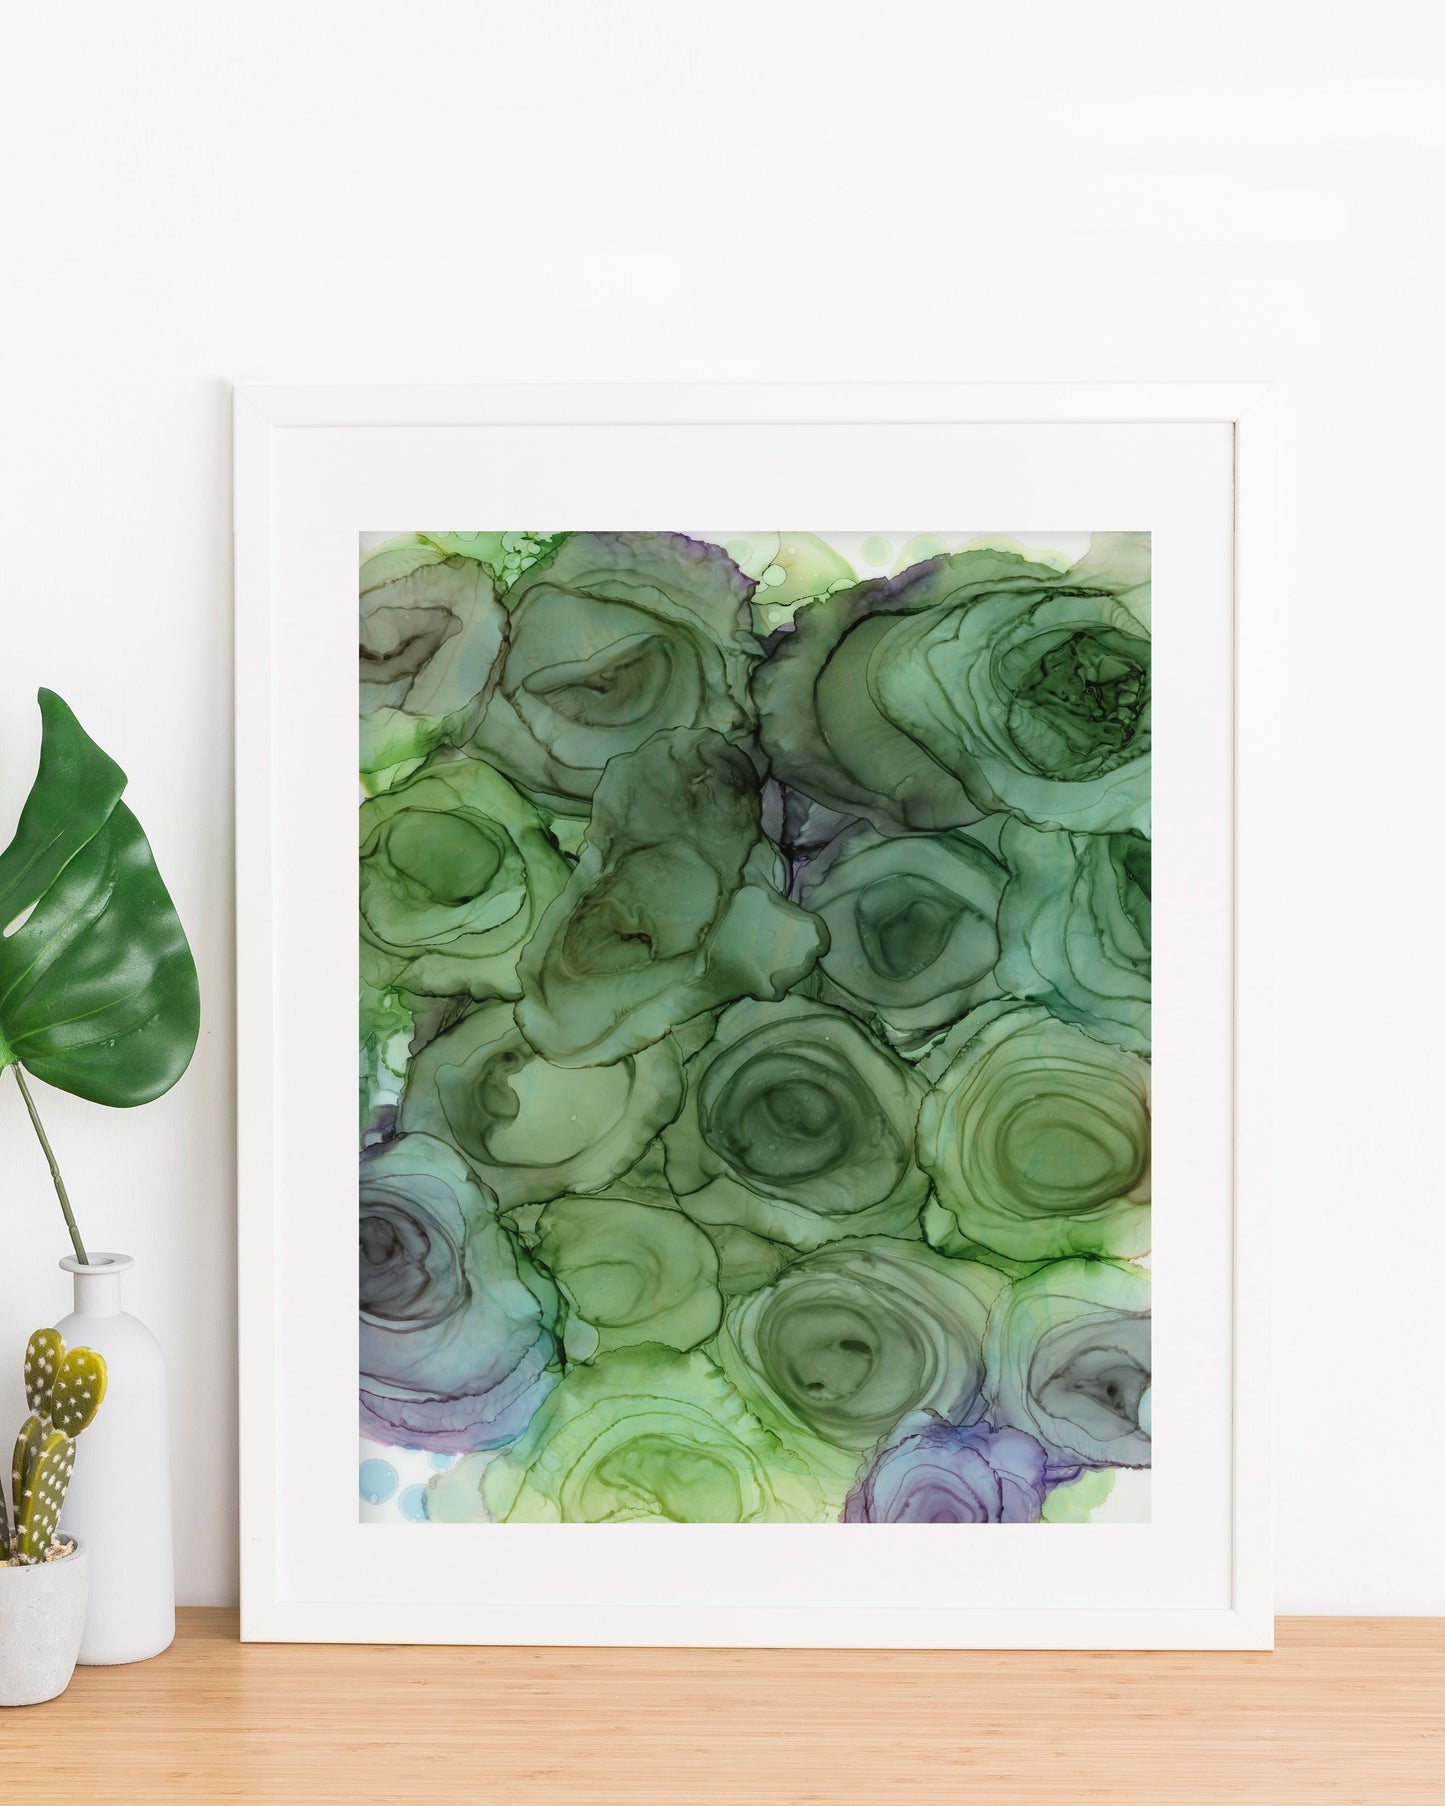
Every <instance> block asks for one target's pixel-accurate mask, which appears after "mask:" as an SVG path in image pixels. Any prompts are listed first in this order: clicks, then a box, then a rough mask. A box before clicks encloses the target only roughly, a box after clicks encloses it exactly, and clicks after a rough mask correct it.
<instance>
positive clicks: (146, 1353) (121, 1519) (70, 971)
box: [0, 690, 200, 1663]
mask: <svg viewBox="0 0 1445 1806" xmlns="http://www.w3.org/2000/svg"><path fill="white" fill-rule="evenodd" d="M38 700H39V703H40V720H41V740H40V765H39V769H38V771H37V772H36V775H35V781H34V783H33V784H32V785H31V788H30V794H29V796H28V797H27V798H26V801H25V804H24V807H23V808H22V809H21V811H20V819H19V821H18V823H17V825H16V829H15V834H14V837H13V838H12V840H11V841H10V843H9V845H8V846H6V847H4V848H3V850H0V1078H3V1079H4V1080H5V1082H6V1083H7V1084H9V1083H11V1082H12V1081H11V1079H10V1078H8V1077H7V1076H6V1075H7V1073H8V1074H13V1083H14V1084H15V1085H16V1086H17V1087H18V1089H19V1092H20V1096H21V1099H22V1101H23V1103H24V1105H25V1110H26V1112H27V1114H28V1115H29V1118H30V1121H31V1123H32V1125H33V1126H34V1130H35V1135H36V1138H37V1140H38V1142H39V1145H40V1150H41V1152H42V1153H43V1155H44V1159H45V1164H46V1166H48V1168H49V1170H50V1180H51V1183H52V1184H53V1186H54V1188H55V1194H56V1197H57V1199H58V1200H59V1204H60V1210H61V1214H62V1215H63V1217H64V1219H65V1227H66V1231H67V1233H68V1235H69V1238H70V1245H71V1247H72V1249H73V1250H74V1252H73V1253H72V1254H68V1255H67V1256H66V1257H65V1259H64V1260H63V1261H62V1262H61V1263H60V1264H61V1266H62V1267H64V1268H65V1269H66V1270H67V1271H68V1272H69V1273H70V1274H71V1278H72V1284H73V1288H74V1295H75V1310H74V1312H73V1313H72V1315H71V1316H70V1317H68V1318H66V1319H65V1320H64V1321H62V1323H61V1324H60V1331H61V1332H62V1334H63V1335H64V1336H66V1337H68V1338H69V1339H70V1340H71V1341H73V1342H83V1343H85V1344H86V1346H87V1348H90V1349H95V1350H98V1351H99V1353H100V1355H102V1356H103V1357H104V1359H105V1362H106V1364H107V1373H108V1382H109V1392H110V1397H109V1401H108V1403H107V1406H106V1410H105V1415H104V1416H103V1417H102V1419H101V1420H100V1423H99V1425H98V1427H97V1429H96V1431H95V1433H94V1434H93V1435H90V1436H87V1437H86V1439H85V1445H84V1447H83V1449H82V1450H81V1453H80V1458H79V1461H78V1462H77V1463H76V1465H75V1474H74V1483H73V1485H72V1486H71V1488H70V1504H69V1513H68V1518H67V1527H68V1529H69V1532H70V1534H71V1536H72V1537H74V1538H76V1539H77V1540H78V1541H79V1542H81V1543H83V1544H84V1550H83V1552H82V1555H83V1560H84V1563H85V1565H86V1566H88V1568H89V1570H90V1575H89V1582H88V1585H89V1605H88V1608H87V1610H86V1613H85V1626H84V1632H83V1635H82V1638H81V1643H80V1653H79V1658H78V1659H79V1660H80V1662H81V1663H89V1662H97V1663H109V1662H129V1661H140V1660H143V1659H145V1658H146V1657H148V1656H152V1655H156V1654H158V1653H159V1651H160V1650H162V1649H164V1648H165V1647H166V1646H167V1644H169V1642H170V1641H171V1638H172V1636H173V1635H174V1634H175V1590H174V1578H173V1571H172V1558H171V1519H170V1452H169V1425H168V1411H167V1402H166V1371H165V1361H164V1357H163V1356H162V1354H161V1351H160V1348H159V1346H158V1344H157V1343H156V1340H155V1337H154V1336H152V1335H151V1333H150V1331H149V1330H148V1329H146V1328H145V1326H144V1325H143V1324H142V1323H140V1322H139V1321H138V1320H137V1319H136V1318H135V1317H133V1316H131V1315H130V1314H129V1312H127V1311H126V1310H124V1309H123V1308H122V1302H121V1281H122V1276H123V1274H124V1273H125V1272H126V1271H127V1270H128V1269H129V1268H130V1267H131V1266H132V1264H133V1263H132V1262H131V1260H130V1258H129V1257H128V1256H127V1255H124V1254H102V1253H100V1252H98V1251H96V1250H93V1249H92V1250H90V1251H87V1248H86V1244H85V1242H84V1240H83V1239H82V1237H81V1233H80V1229H79V1227H78V1225H77V1223H76V1216H75V1211H74V1210H73V1209H72V1208H71V1200H70V1194H69V1192H68V1191H67V1189H66V1185H65V1181H64V1179H63V1178H62V1177H61V1171H60V1163H59V1160H58V1159H57V1158H56V1154H55V1150H54V1148H52V1146H51V1144H50V1138H49V1136H48V1135H47V1134H46V1131H45V1128H44V1125H43V1123H42V1122H41V1114H40V1112H41V1106H42V1105H44V1104H45V1089H44V1088H45V1087H46V1086H53V1087H54V1088H55V1089H57V1090H59V1091H65V1092H68V1093H69V1094H70V1095H71V1096H72V1097H79V1098H85V1099H86V1100H88V1101H89V1102H91V1103H96V1104H104V1105H107V1106H108V1107H110V1108H111V1109H129V1108H132V1107H134V1106H136V1105H139V1104H146V1103H149V1102H151V1101H152V1099H154V1098H158V1097H159V1096H161V1094H162V1093H163V1092H165V1091H168V1090H169V1089H170V1088H171V1086H172V1085H174V1084H175V1082H176V1081H177V1079H179V1078H180V1076H181V1074H182V1073H183V1072H184V1071H185V1070H186V1067H187V1065H188V1063H189V1061H190V1058H191V1054H192V1051H193V1050H194V1048H195V1045H196V1037H197V1034H198V1032H199V1026H200V997H199V989H198V986H197V982H196V968H195V964H194V961H193V960H192V958H191V950H190V947H189V946H188V945H187V942H186V936H185V933H184V931H183V929H182V928H181V924H180V920H179V918H178V917H177V915H176V911H175V906H174V905H173V903H172V902H171V898H170V893H169V892H168V891H167V889H166V887H165V884H164V883H163V882H162V879H161V875H160V872H159V871H158V870H157V868H156V863H155V859H154V857H153V855H152V853H151V848H150V843H149V842H148V841H147V839H146V837H145V834H144V832H143V831H142V829H141V825H140V823H139V822H138V821H137V820H136V818H135V816H134V815H133V814H132V813H131V811H130V809H129V808H128V807H127V805H126V803H125V802H124V801H123V800H122V797H123V793H124V791H125V789H126V784H127V780H126V775H125V773H124V771H122V770H121V768H120V766H119V765H117V764H116V762H115V760H114V759H112V758H111V757H110V755H109V754H108V753H106V752H105V751H104V750H103V749H102V748H101V747H100V746H98V745H97V744H96V742H95V741H94V740H92V739H91V737H90V735H89V734H87V733H86V731H85V729H84V728H83V727H82V726H81V725H80V723H79V721H78V720H77V719H76V717H75V715H74V713H73V712H72V710H71V709H70V707H69V705H68V704H67V703H66V702H65V701H64V700H63V699H62V698H61V697H59V696H57V695H56V694H55V692H54V691H53V690H41V691H40V693H39V698H38ZM32 1083H33V1085H34V1089H33V1090H32ZM37 1094H38V1095H37ZM46 1108H47V1109H48V1106H46ZM37 1182H39V1175H38V1172H37ZM51 1333H54V1332H51ZM44 1346H48V1345H44ZM44 1346H42V1351H41V1353H40V1355H39V1356H38V1357H37V1358H38V1359H40V1360H42V1361H43V1360H45V1359H48V1358H49V1357H48V1356H47V1355H46V1354H45V1353H44ZM72 1352H74V1351H72ZM67 1358H68V1357H67ZM70 1371H76V1369H74V1368H72V1369H71V1370H70ZM63 1396H65V1397H66V1398H67V1399H68V1398H69V1392H68V1390H67V1392H66V1393H65V1394H63ZM32 1410H33V1411H34V1413H35V1418H36V1419H38V1420H40V1421H41V1425H42V1429H43V1432H44V1434H43V1439H42V1441H41V1442H40V1443H39V1444H37V1445H36V1447H35V1449H34V1450H33V1451H32V1452H33V1454H34V1458H35V1459H36V1460H37V1461H39V1462H40V1463H41V1464H42V1465H41V1467H40V1468H39V1469H37V1475H38V1482H39V1483H40V1485H41V1491H40V1492H33V1493H32V1494H31V1496H30V1498H29V1499H28V1500H25V1499H23V1498H22V1495H23V1493H24V1484H23V1479H24V1476H22V1484H20V1485H19V1486H17V1489H16V1500H15V1503H16V1508H17V1514H23V1511H25V1510H30V1511H32V1512H34V1511H38V1510H39V1508H40V1505H39V1501H40V1499H41V1497H42V1493H44V1494H46V1495H47V1496H48V1494H49V1493H50V1492H53V1491H54V1486H55V1481H56V1478H57V1476H58V1475H59V1472H60V1469H61V1468H62V1467H65V1468H66V1477H67V1478H68V1477H69V1475H68V1467H67V1463H68V1462H69V1461H71V1460H74V1452H73V1430H67V1429H65V1427H64V1425H63V1424H62V1423H61V1422H60V1420H58V1419H56V1418H54V1417H53V1415H52V1416H49V1417H47V1416H46V1414H45V1413H44V1412H42V1411H40V1410H39V1408H38V1407H36V1406H34V1405H33V1404H32ZM57 1433H58V1434H59V1435H60V1436H61V1438H62V1443H60V1444H57V1443H55V1442H54V1441H53V1438H54V1436H55V1435H56V1434H57ZM66 1437H71V1438H72V1447H71V1452H70V1453H69V1454H68V1455H67V1453H66V1449H65V1447H64V1446H63V1439H64V1438H66ZM140 1448H143V1449H144V1450H145V1451H146V1460H147V1462H148V1464H149V1471H150V1474H151V1480H150V1483H149V1484H148V1485H147V1487H146V1488H145V1489H141V1488H138V1487H137V1486H136V1485H135V1481H134V1470H135V1462H136V1450H137V1449H140ZM29 1459H30V1457H29V1456H28V1455H27V1457H26V1460H27V1462H28V1460H29ZM57 1464H58V1465H57ZM26 1472H27V1473H28V1472H29V1468H28V1466H27V1468H26ZM17 1529H18V1526H17ZM27 1546H28V1545H27ZM72 1559H74V1558H72ZM72 1559H67V1560H64V1561H48V1560H45V1559H44V1553H42V1558H41V1560H40V1561H38V1562H36V1561H31V1560H28V1559H27V1560H23V1561H22V1562H21V1565H20V1566H19V1568H17V1569H14V1570H13V1571H11V1570H7V1571H6V1573H5V1575H4V1579H5V1582H6V1587H5V1596H9V1595H14V1596H15V1597H17V1598H19V1597H25V1598H27V1599H29V1600H31V1601H32V1602H33V1601H34V1600H35V1599H37V1598H39V1597H40V1595H41V1592H42V1591H43V1590H44V1589H45V1588H47V1587H48V1588H50V1589H51V1590H53V1591H55V1592H57V1593H58V1591H59V1589H60V1587H61V1581H60V1579H59V1578H58V1575H52V1572H51V1570H52V1569H54V1570H60V1569H70V1568H71V1566H72ZM27 1589H28V1590H27Z"/></svg>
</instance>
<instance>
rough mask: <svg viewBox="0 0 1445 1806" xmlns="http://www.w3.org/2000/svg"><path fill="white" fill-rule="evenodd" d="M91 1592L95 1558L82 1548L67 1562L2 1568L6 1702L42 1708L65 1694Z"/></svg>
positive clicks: (0, 1655) (2, 1692)
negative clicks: (91, 1575) (91, 1570)
mask: <svg viewBox="0 0 1445 1806" xmlns="http://www.w3.org/2000/svg"><path fill="white" fill-rule="evenodd" d="M89 1591H90V1564H89V1558H88V1557H87V1555H86V1552H85V1550H84V1549H83V1548H80V1547H77V1548H76V1551H75V1553H74V1554H73V1555H67V1556H66V1557H65V1558H64V1560H62V1561H41V1562H36V1563H35V1565H34V1566H33V1567H29V1568H16V1567H7V1568H0V1706H38V1705H39V1704H40V1702H41V1701H42V1700H46V1699H54V1698H55V1696H56V1695H57V1694H59V1693H64V1691H65V1689H66V1688H67V1687H68V1686H69V1685H70V1677H71V1675H72V1674H73V1673H74V1672H75V1658H76V1656H77V1655H79V1653H80V1638H81V1634H82V1632H83V1631H84V1630H85V1602H86V1597H87V1595H88V1593H89Z"/></svg>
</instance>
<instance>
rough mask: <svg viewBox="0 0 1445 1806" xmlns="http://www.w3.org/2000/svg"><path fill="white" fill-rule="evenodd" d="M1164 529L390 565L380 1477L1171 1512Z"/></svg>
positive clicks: (370, 846)
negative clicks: (1161, 755)
mask: <svg viewBox="0 0 1445 1806" xmlns="http://www.w3.org/2000/svg"><path fill="white" fill-rule="evenodd" d="M1149 593H1150V592H1149V542H1148V536H1147V534H1142V533H1099V534H1095V535H1093V536H1092V537H1089V536H1086V535H1078V534H1060V535H1055V536H1048V535H1037V534H1034V535H1022V536H1013V537H1000V536H997V535H990V534H987V533H974V534H964V533H960V534H933V535H928V536H916V537H912V538H910V537H908V536H906V535H889V536H885V535H871V536H870V535H863V534H810V533H777V532H757V533H706V532H685V533H684V532H676V533H673V532H618V533H582V532H578V533H557V534H543V533H527V532H459V533H411V534H405V535H401V536H396V537H391V538H385V537H384V536H381V535H375V534H373V535H367V536H365V537H364V538H363V542H362V560H361V594H360V618H361V689H360V772H361V790H362V801H361V805H360V885H359V900H360V933H361V956H360V965H361V1099H360V1104H361V1109H360V1117H361V1120H360V1144H361V1181H360V1208H361V1222H360V1306H361V1318H360V1369H361V1379H360V1393H361V1399H360V1403H361V1432H362V1447H361V1456H362V1459H361V1466H360V1491H361V1501H362V1502H361V1515H362V1516H363V1517H364V1518H367V1519H377V1518H393V1519H394V1518H396V1517H397V1516H398V1515H399V1516H401V1517H402V1518H410V1519H413V1520H416V1521H418V1522H428V1521H430V1522H441V1521H448V1522H477V1523H498V1524H504V1523H556V1522H560V1523H612V1522H620V1521H628V1520H655V1521H673V1522H690V1523H768V1522H787V1523H828V1522H841V1523H844V1524H879V1523H943V1524H946V1523H968V1524H989V1523H1047V1522H1060V1521H1075V1522H1078V1521H1083V1520H1087V1519H1090V1518H1092V1519H1095V1520H1097V1519H1099V1518H1101V1517H1113V1518H1143V1517H1147V1515H1148V1474H1147V1469H1148V1467H1149V1461H1150V1407H1151V1398H1152V1395H1151V1390H1150V1352H1149V1351H1150V1341H1149V1329H1150V1316H1149V1294H1150V1275H1149V1270H1148V1264H1147V1256H1148V1252H1149V1245H1150V1241H1149V1171H1150V1135H1149V1121H1150V1118H1149V1077H1150V1025H1149V1024H1150V1016H1149V1004H1150V978H1149V974H1150V902H1149V897H1150V842H1149V834H1150V758H1149V746H1150V642H1149Z"/></svg>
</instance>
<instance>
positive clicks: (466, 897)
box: [386, 809, 502, 909]
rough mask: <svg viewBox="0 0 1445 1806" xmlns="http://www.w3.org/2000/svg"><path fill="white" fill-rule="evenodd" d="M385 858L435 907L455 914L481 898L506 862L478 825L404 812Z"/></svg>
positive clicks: (452, 816)
mask: <svg viewBox="0 0 1445 1806" xmlns="http://www.w3.org/2000/svg"><path fill="white" fill-rule="evenodd" d="M386 853H387V857H388V858H389V859H390V861H391V863H392V865H393V866H394V867H395V869H396V870H397V871H398V872H400V873H401V875H402V877H403V878H406V879H408V880H409V881H410V882H411V883H412V884H414V885H416V887H417V888H418V890H420V891H423V892H424V893H425V894H426V895H427V896H428V897H430V898H431V900H432V901H433V902H434V903H441V904H443V905H445V906H446V907H448V908H453V909H454V908H457V907H458V906H460V905H461V904H463V903H470V902H471V901H472V899H473V898H474V897H480V896H481V895H482V893H483V892H484V891H485V890H486V888H487V886H488V885H489V884H490V883H491V882H492V880H493V879H494V878H495V877H496V875H497V872H498V870H499V868H500V866H501V863H502V849H501V848H500V847H499V846H498V845H497V842H496V840H495V838H494V837H493V836H492V834H491V833H489V832H488V830H487V829H486V828H485V827H484V826H483V825H482V824H481V823H480V822H478V821H474V820H470V819H469V818H468V817H467V816H465V815H463V814H460V813H458V812H452V813H449V814H442V813H441V812H440V811H439V810H432V809H404V810H402V811H401V813H400V814H399V815H396V816H394V817H393V819H392V821H391V825H390V827H389V828H388V831H387V837H386Z"/></svg>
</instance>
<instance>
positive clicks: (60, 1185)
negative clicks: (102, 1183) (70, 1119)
mask: <svg viewBox="0 0 1445 1806" xmlns="http://www.w3.org/2000/svg"><path fill="white" fill-rule="evenodd" d="M11 1071H12V1072H13V1073H14V1074H15V1083H16V1084H17V1085H18V1086H19V1087H20V1095H21V1097H23V1098H24V1099H25V1108H26V1109H27V1110H28V1111H29V1112H30V1120H31V1122H33V1123H34V1124H35V1133H36V1134H37V1135H38V1136H39V1137H40V1145H41V1147H43V1148H44V1149H45V1158H46V1160H47V1161H48V1162H49V1164H50V1177H51V1178H52V1179H53V1180H54V1181H55V1195H56V1197H57V1198H59V1199H60V1208H61V1209H62V1210H63V1211H64V1212H65V1227H66V1228H67V1229H68V1230H69V1231H70V1239H71V1241H72V1242H73V1243H74V1244H75V1258H76V1259H77V1260H78V1261H79V1262H80V1264H81V1266H83V1267H88V1266H89V1265H90V1256H89V1255H88V1254H87V1253H86V1252H85V1243H84V1242H83V1241H81V1239H80V1231H79V1230H78V1229H77V1228H76V1226H75V1217H74V1216H73V1215H72V1213H71V1209H70V1199H69V1197H68V1196H67V1195H66V1190H65V1181H64V1179H62V1178H61V1176H60V1168H59V1167H58V1166H57V1165H56V1163H55V1153H54V1150H53V1149H52V1148H51V1146H50V1139H49V1137H48V1136H47V1135H46V1133H45V1125H44V1124H43V1123H42V1122H41V1120H40V1114H39V1112H38V1111H37V1110H36V1108H35V1099H34V1098H33V1097H31V1095H30V1087H29V1086H28V1085H27V1084H26V1083H25V1074H24V1073H23V1072H22V1071H21V1070H20V1062H19V1061H18V1060H16V1061H15V1062H14V1064H13V1065H12V1067H11Z"/></svg>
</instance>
